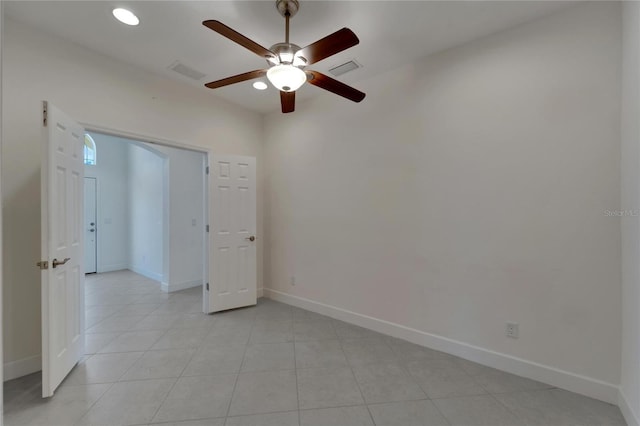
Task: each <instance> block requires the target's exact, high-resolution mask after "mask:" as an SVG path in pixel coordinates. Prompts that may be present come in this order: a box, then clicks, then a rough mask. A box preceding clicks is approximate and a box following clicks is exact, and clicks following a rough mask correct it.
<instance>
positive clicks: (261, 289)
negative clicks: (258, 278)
mask: <svg viewBox="0 0 640 426" xmlns="http://www.w3.org/2000/svg"><path fill="white" fill-rule="evenodd" d="M261 297H264V288H262V287H260V288H259V289H258V299H259V298H261Z"/></svg>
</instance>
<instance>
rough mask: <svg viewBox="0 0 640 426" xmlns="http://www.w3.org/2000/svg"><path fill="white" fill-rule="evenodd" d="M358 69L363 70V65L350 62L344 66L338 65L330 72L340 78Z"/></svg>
mask: <svg viewBox="0 0 640 426" xmlns="http://www.w3.org/2000/svg"><path fill="white" fill-rule="evenodd" d="M358 68H362V65H360V64H359V63H357V62H356V61H353V60H352V61H349V62H345V63H344V64H342V65H338V66H337V67H333V68H331V69H330V70H329V72H330V73H331V74H333V75H334V76H336V77H338V76H339V75H342V74H346V73H348V72H349V71H353V70H357V69H358Z"/></svg>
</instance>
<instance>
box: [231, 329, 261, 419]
mask: <svg viewBox="0 0 640 426" xmlns="http://www.w3.org/2000/svg"><path fill="white" fill-rule="evenodd" d="M255 323H256V318H253V320H252V321H251V328H250V329H249V337H247V341H246V342H245V344H244V351H243V352H242V362H241V363H240V368H239V369H238V373H237V374H236V380H235V382H234V383H233V389H232V390H231V396H230V397H229V404H228V405H227V412H226V413H225V415H224V417H225V420H224V422H225V423H227V417H229V412H230V411H231V403H232V402H233V396H234V394H235V393H236V387H237V386H238V380H239V379H240V372H241V371H242V367H243V366H244V357H245V355H246V354H247V347H248V346H249V341H250V340H251V334H252V333H253V327H254V326H255Z"/></svg>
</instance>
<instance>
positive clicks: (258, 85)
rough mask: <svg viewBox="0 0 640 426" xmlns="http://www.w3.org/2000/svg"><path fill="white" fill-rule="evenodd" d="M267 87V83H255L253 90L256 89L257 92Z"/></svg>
mask: <svg viewBox="0 0 640 426" xmlns="http://www.w3.org/2000/svg"><path fill="white" fill-rule="evenodd" d="M267 87H269V86H267V83H265V82H264V81H256V82H255V83H253V88H254V89H258V90H265V89H266V88H267Z"/></svg>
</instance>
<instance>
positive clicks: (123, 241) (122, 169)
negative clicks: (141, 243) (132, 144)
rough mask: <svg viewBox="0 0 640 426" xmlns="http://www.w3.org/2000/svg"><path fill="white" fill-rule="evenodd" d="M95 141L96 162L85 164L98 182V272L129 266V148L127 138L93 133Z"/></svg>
mask: <svg viewBox="0 0 640 426" xmlns="http://www.w3.org/2000/svg"><path fill="white" fill-rule="evenodd" d="M91 136H92V137H93V140H94V141H95V143H96V152H97V156H98V157H97V161H96V165H95V166H85V167H84V175H85V177H95V178H96V183H97V190H96V192H97V203H96V204H97V224H98V227H97V234H96V238H97V250H98V258H97V272H99V273H100V272H109V271H118V270H120V269H127V267H128V266H129V244H128V240H129V196H128V193H129V190H128V187H129V168H128V161H129V160H128V158H129V151H128V146H127V144H126V142H124V141H120V140H117V139H116V138H112V137H110V136H106V135H102V134H100V133H93V132H92V133H91Z"/></svg>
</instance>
